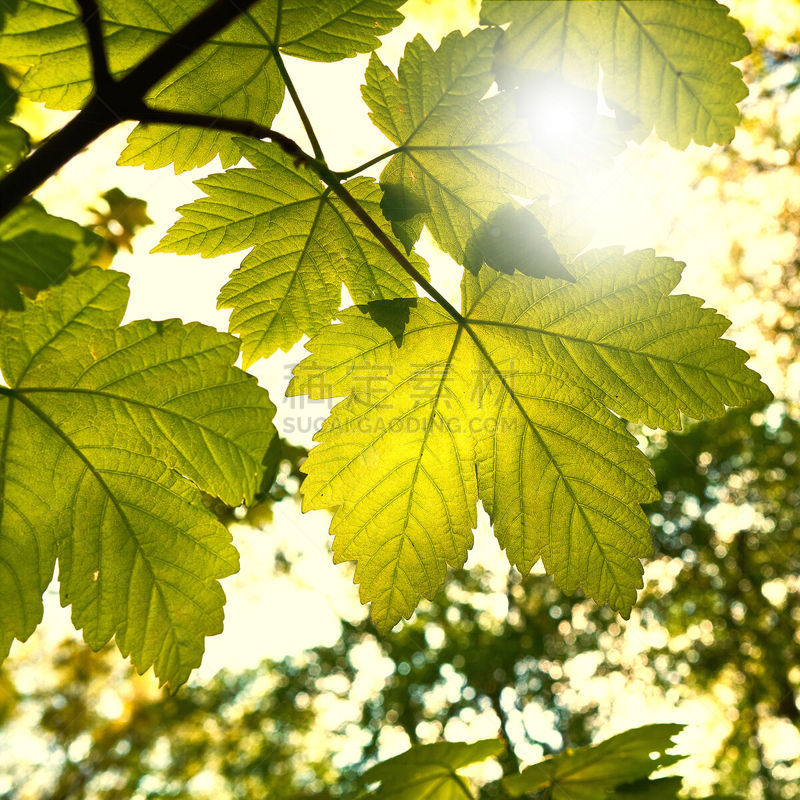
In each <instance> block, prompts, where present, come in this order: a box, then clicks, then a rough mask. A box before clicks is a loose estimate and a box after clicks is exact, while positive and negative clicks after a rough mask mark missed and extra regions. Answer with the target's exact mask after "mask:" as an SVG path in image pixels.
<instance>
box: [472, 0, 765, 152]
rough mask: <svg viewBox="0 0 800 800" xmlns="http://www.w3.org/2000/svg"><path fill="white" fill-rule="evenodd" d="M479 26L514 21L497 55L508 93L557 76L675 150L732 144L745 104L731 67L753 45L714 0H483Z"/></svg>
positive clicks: (740, 83) (738, 77) (735, 71)
mask: <svg viewBox="0 0 800 800" xmlns="http://www.w3.org/2000/svg"><path fill="white" fill-rule="evenodd" d="M481 21H482V22H484V23H485V24H493V25H502V24H505V23H509V22H510V23H511V24H510V26H509V27H508V30H507V32H506V33H505V35H504V36H503V38H502V39H501V41H500V43H499V46H498V51H497V62H496V67H497V74H498V79H499V81H500V83H501V85H503V86H516V85H519V84H521V83H524V82H525V81H526V79H527V76H528V75H530V74H531V73H534V74H536V73H539V74H542V73H545V74H553V73H555V74H558V75H561V76H563V77H564V78H566V79H567V80H569V81H572V82H574V83H576V84H578V85H583V86H587V87H588V88H590V89H592V90H594V89H595V87H596V85H597V75H598V64H599V66H600V67H601V68H602V76H603V77H602V88H603V95H604V97H605V99H606V101H607V102H608V103H609V104H611V105H612V106H616V107H618V108H620V109H622V110H623V111H624V112H626V113H627V114H628V115H630V116H631V117H632V118H634V119H638V120H640V121H641V122H643V123H644V125H645V127H646V131H648V132H649V131H650V130H651V129H652V128H653V126H655V130H656V133H657V134H658V135H659V136H660V137H661V138H662V139H666V140H667V141H668V142H669V143H670V144H672V145H673V146H674V147H678V148H684V147H686V146H687V145H688V144H689V142H690V140H692V139H694V141H695V142H697V143H698V144H703V145H711V144H715V143H725V142H729V141H730V140H731V139H732V138H733V133H734V127H735V125H736V123H737V122H738V120H739V110H738V109H737V108H736V103H737V102H739V101H740V100H742V99H744V98H745V97H746V96H747V87H746V86H745V85H744V82H743V81H742V75H741V72H740V71H739V70H738V69H737V68H736V67H734V66H733V65H732V64H731V62H732V61H738V60H739V59H741V58H744V56H746V55H747V54H748V53H749V52H750V45H749V43H748V41H747V38H746V37H745V36H744V30H743V28H742V26H741V24H740V23H739V22H738V21H737V20H735V19H734V18H732V17H730V16H728V8H727V7H726V6H724V5H722V4H721V3H718V2H716V0H636V2H629V0H582V1H581V2H569V1H568V0H552V2H508V0H484V2H483V4H482V6H481Z"/></svg>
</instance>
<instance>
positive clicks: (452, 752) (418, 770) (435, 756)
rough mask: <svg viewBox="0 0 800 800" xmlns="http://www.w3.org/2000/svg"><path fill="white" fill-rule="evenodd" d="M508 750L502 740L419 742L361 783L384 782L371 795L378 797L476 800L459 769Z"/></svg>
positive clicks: (364, 777)
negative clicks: (470, 742)
mask: <svg viewBox="0 0 800 800" xmlns="http://www.w3.org/2000/svg"><path fill="white" fill-rule="evenodd" d="M504 749H505V745H504V744H503V742H501V741H500V740H499V739H483V740H482V741H479V742H474V743H473V744H464V743H463V742H436V743H435V744H426V745H418V746H417V747H412V748H411V749H410V750H407V751H406V752H405V753H401V754H400V755H399V756H395V757H394V758H390V759H388V760H387V761H383V762H381V763H380V764H376V765H375V766H374V767H372V768H371V769H368V770H367V771H366V772H365V773H364V774H363V775H362V776H361V782H362V783H363V784H371V783H375V782H376V781H380V782H381V786H380V788H379V789H377V790H376V791H375V792H373V793H372V794H370V795H369V796H370V797H374V798H375V800H378V798H380V799H381V800H383V798H387V800H388V798H392V800H419V799H420V798H425V800H465V798H468V800H472V799H473V798H474V796H475V795H474V793H473V792H472V790H471V789H470V788H469V786H468V784H467V782H466V781H465V779H464V778H462V777H461V776H460V775H459V774H458V770H460V769H461V768H463V767H466V766H469V765H470V764H476V763H478V762H480V761H485V760H486V759H487V758H492V757H494V756H498V755H500V754H501V753H502V752H503V750H504Z"/></svg>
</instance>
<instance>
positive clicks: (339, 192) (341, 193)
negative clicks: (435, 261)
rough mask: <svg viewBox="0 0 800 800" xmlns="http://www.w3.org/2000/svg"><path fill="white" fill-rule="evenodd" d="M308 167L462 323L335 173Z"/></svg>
mask: <svg viewBox="0 0 800 800" xmlns="http://www.w3.org/2000/svg"><path fill="white" fill-rule="evenodd" d="M309 166H310V167H311V168H312V169H313V170H314V171H315V172H316V173H317V174H318V175H319V176H320V178H322V180H323V181H324V182H325V183H326V184H327V185H328V186H329V187H330V188H331V191H332V192H333V193H334V194H335V195H336V196H337V197H338V198H339V199H340V200H341V201H342V202H343V203H344V204H345V205H346V206H347V207H348V208H349V209H350V210H351V211H352V212H353V214H354V215H355V216H356V217H357V218H358V220H359V221H360V222H361V223H362V224H363V225H364V227H365V228H366V229H367V230H368V231H369V232H370V233H371V234H372V235H373V236H374V237H375V238H376V239H377V240H378V241H379V242H380V243H381V245H382V246H383V248H384V249H385V250H386V252H388V253H389V255H390V256H391V257H392V258H393V259H394V260H395V261H396V262H397V263H398V264H399V265H400V266H401V267H402V268H403V269H404V270H405V271H406V272H407V273H408V274H409V275H410V276H411V277H412V278H413V279H414V280H415V281H416V282H417V284H419V285H420V286H421V287H422V288H423V289H424V290H425V291H426V292H427V293H428V294H429V295H430V296H431V297H432V298H433V299H434V300H435V301H436V302H437V303H438V304H439V305H440V306H442V308H444V310H445V311H447V313H448V314H450V316H451V317H452V318H453V319H454V320H455V321H456V322H458V323H459V324H463V323H464V317H463V316H462V315H461V313H460V312H459V311H458V310H457V309H456V308H455V307H454V306H453V305H452V303H450V301H449V300H448V299H447V298H446V297H445V296H444V295H443V294H441V292H439V290H438V289H436V287H435V286H434V285H433V284H432V283H431V282H430V281H429V280H428V279H427V278H426V277H425V276H424V275H423V274H422V273H421V272H420V271H419V270H418V269H417V268H416V267H415V266H414V265H413V264H412V263H411V262H410V261H409V260H408V258H407V257H406V256H405V254H404V253H402V252H401V251H400V249H399V248H398V247H397V245H396V244H395V243H394V242H393V241H392V240H391V239H390V238H389V237H388V236H387V235H386V233H385V232H384V231H383V229H382V228H381V227H380V225H378V223H377V222H375V220H374V219H372V217H371V216H370V215H369V213H368V212H367V211H366V209H365V208H364V207H363V206H362V205H361V204H360V203H359V202H358V200H356V199H355V197H353V195H351V194H350V192H348V191H347V189H346V188H345V187H344V186H343V185H342V184H341V182H340V181H339V179H338V177H337V175H336V173H334V172H331V170H329V169H328V168H327V167H326V166H325V165H324V164H319V163H317V162H312V163H310V164H309Z"/></svg>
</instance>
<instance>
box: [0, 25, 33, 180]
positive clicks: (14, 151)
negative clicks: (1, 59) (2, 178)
mask: <svg viewBox="0 0 800 800" xmlns="http://www.w3.org/2000/svg"><path fill="white" fill-rule="evenodd" d="M1 22H2V15H0V23H1ZM16 105H17V93H16V92H15V91H14V90H13V89H12V88H11V87H10V86H9V85H8V81H7V80H6V76H5V74H4V73H3V70H2V68H0V175H1V174H2V173H3V172H8V171H9V170H10V169H13V168H14V167H15V166H16V165H17V164H18V163H19V162H20V161H21V160H22V159H23V158H24V157H25V156H26V155H27V154H28V150H30V137H29V136H28V133H27V131H25V130H23V129H22V128H20V126H19V125H15V124H14V123H13V122H9V119H10V118H11V115H12V114H13V113H14V109H15V108H16Z"/></svg>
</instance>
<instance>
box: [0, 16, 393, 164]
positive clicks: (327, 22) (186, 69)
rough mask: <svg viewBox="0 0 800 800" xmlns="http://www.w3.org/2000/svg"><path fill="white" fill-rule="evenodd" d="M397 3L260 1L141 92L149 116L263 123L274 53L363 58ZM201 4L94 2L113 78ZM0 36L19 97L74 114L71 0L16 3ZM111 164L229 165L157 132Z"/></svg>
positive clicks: (84, 62) (203, 137) (272, 86)
mask: <svg viewBox="0 0 800 800" xmlns="http://www.w3.org/2000/svg"><path fill="white" fill-rule="evenodd" d="M401 2H402V0H327V2H325V3H319V2H316V0H264V1H262V2H261V3H258V4H257V5H255V6H254V7H253V8H252V9H251V10H250V11H249V12H247V13H245V14H243V15H242V16H241V17H240V18H238V19H237V20H236V21H235V22H233V23H232V24H231V25H229V26H228V27H227V28H226V29H225V30H224V31H222V32H221V33H219V34H218V35H217V36H215V37H214V38H213V39H211V40H210V41H209V42H208V43H207V44H205V45H204V46H203V47H201V48H199V49H198V50H197V52H196V53H194V54H193V55H191V56H190V57H189V58H188V59H186V61H184V62H183V63H182V64H181V65H180V66H179V67H177V68H176V69H175V70H174V71H173V72H172V73H170V75H168V76H167V77H166V78H165V79H164V80H163V81H162V82H161V83H160V84H159V85H158V86H156V87H155V88H154V89H153V90H152V91H151V92H150V94H149V96H148V100H149V101H150V102H151V104H152V105H153V106H154V107H156V108H164V109H171V110H180V111H191V112H196V113H205V114H213V115H216V116H226V117H235V118H247V119H250V120H252V121H253V122H256V123H259V124H261V125H269V124H270V123H271V122H272V120H273V118H274V117H275V114H277V112H278V110H279V109H280V107H281V104H282V102H283V95H284V82H283V78H282V76H281V71H280V68H279V65H278V64H277V63H276V58H275V56H276V54H277V53H278V51H279V50H280V51H281V52H283V53H286V54H287V55H294V56H299V57H301V58H306V59H312V60H315V61H337V60H339V59H342V58H347V57H349V56H353V55H356V54H357V53H364V52H368V51H370V50H373V49H374V48H375V47H377V46H378V44H379V40H378V36H380V35H382V34H385V33H387V32H388V31H390V30H391V29H392V28H394V27H395V26H397V25H398V24H399V23H400V22H402V20H403V17H402V15H401V14H400V13H398V12H397V7H398V6H399V5H400V4H401ZM208 5H209V3H208V1H207V0H184V1H183V2H181V3H165V4H161V5H159V6H158V7H155V6H153V5H152V4H150V3H148V2H146V0H106V1H105V2H102V3H101V8H102V14H103V29H104V33H105V41H106V47H107V49H108V60H109V65H110V68H111V70H112V73H113V74H114V75H122V74H124V73H125V72H127V71H128V70H130V69H131V68H132V67H134V66H135V65H136V64H137V63H138V62H139V61H141V60H142V59H143V58H144V57H145V56H147V55H148V54H149V53H150V52H152V51H153V50H154V49H155V48H156V47H157V46H158V45H159V44H161V43H162V42H163V41H164V40H165V39H167V38H168V37H169V35H170V34H171V33H173V32H174V31H176V30H177V29H178V28H180V27H181V25H183V24H184V23H186V22H187V21H188V20H190V19H192V18H193V17H194V16H196V15H197V14H198V13H199V12H200V11H202V10H203V9H204V8H206V7H207V6H208ZM4 6H5V10H6V12H7V16H8V18H7V19H6V23H5V27H4V30H3V32H2V33H0V53H2V58H3V61H5V62H6V63H9V64H16V65H19V66H23V67H29V69H28V71H27V73H26V75H25V78H24V80H23V81H22V84H21V86H20V91H21V92H22V94H23V95H25V96H27V97H30V98H31V99H33V100H38V101H41V102H44V103H45V104H46V105H47V106H48V107H50V108H60V109H76V108H80V107H81V106H82V105H83V104H84V103H85V101H86V100H87V98H88V97H89V95H90V93H91V89H92V80H91V68H90V62H89V52H88V48H87V45H86V34H85V31H84V29H83V26H82V25H81V23H80V15H79V12H78V7H77V5H76V4H75V3H74V2H72V0H35V1H34V0H20V2H19V3H18V4H17V8H16V10H15V9H13V8H9V7H8V0H0V9H3V7H4ZM128 142H129V143H128V147H127V149H126V150H125V151H124V152H123V154H122V156H121V158H120V162H119V163H121V164H129V165H137V164H141V165H144V166H145V167H148V168H156V167H163V166H166V165H167V164H170V163H174V165H175V170H176V172H182V171H184V170H187V169H192V168H193V167H199V166H202V165H203V164H205V163H207V162H208V161H210V160H211V159H212V158H214V156H215V155H217V154H219V156H220V159H221V160H222V163H223V166H228V165H230V164H233V163H234V162H235V161H237V160H238V158H239V152H238V148H237V147H236V145H235V144H234V143H233V141H232V137H231V136H230V135H229V134H227V133H222V132H220V133H215V132H213V131H207V130H201V129H196V128H189V127H180V128H178V127H172V126H164V125H147V126H139V127H137V128H136V130H134V132H133V133H132V134H131V136H130V137H129V140H128Z"/></svg>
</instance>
